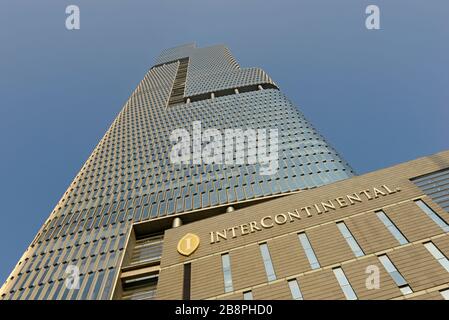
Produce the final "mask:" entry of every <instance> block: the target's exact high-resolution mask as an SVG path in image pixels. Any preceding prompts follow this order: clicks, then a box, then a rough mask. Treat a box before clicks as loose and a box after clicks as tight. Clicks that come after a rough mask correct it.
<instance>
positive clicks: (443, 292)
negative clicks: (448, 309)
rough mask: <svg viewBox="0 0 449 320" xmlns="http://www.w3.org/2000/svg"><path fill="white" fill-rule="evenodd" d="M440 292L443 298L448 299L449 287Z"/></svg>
mask: <svg viewBox="0 0 449 320" xmlns="http://www.w3.org/2000/svg"><path fill="white" fill-rule="evenodd" d="M440 293H441V295H442V296H443V298H444V300H449V289H445V290H441V291H440Z"/></svg>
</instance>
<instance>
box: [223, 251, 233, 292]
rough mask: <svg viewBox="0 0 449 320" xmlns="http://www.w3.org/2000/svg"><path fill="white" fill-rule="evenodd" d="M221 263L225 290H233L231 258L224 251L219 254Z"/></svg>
mask: <svg viewBox="0 0 449 320" xmlns="http://www.w3.org/2000/svg"><path fill="white" fill-rule="evenodd" d="M221 265H222V268H223V277H224V287H225V292H231V291H234V288H233V286H232V274H231V260H230V258H229V254H228V253H225V254H223V255H222V256H221Z"/></svg>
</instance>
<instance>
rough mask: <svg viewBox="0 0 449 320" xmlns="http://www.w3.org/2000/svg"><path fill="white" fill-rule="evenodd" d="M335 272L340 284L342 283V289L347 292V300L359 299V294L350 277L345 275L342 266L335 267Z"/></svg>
mask: <svg viewBox="0 0 449 320" xmlns="http://www.w3.org/2000/svg"><path fill="white" fill-rule="evenodd" d="M332 271H333V272H334V275H335V277H336V278H337V281H338V284H339V285H340V288H341V290H343V293H344V294H345V297H346V299H347V300H357V295H356V294H355V292H354V290H353V289H352V287H351V284H350V283H349V281H348V279H347V278H346V276H345V273H344V272H343V269H342V268H335V269H333V270H332Z"/></svg>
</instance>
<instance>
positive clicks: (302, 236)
mask: <svg viewBox="0 0 449 320" xmlns="http://www.w3.org/2000/svg"><path fill="white" fill-rule="evenodd" d="M415 203H416V204H417V205H418V206H419V207H420V208H421V209H422V210H423V211H424V212H425V213H426V214H427V215H428V216H429V217H430V218H431V219H432V220H433V221H434V222H435V223H436V224H438V225H439V226H440V227H441V228H442V229H443V231H445V232H449V226H448V224H447V223H446V222H445V221H444V220H443V219H441V217H439V216H438V214H437V213H436V212H434V211H433V210H432V209H431V208H430V207H429V206H427V204H425V203H424V202H423V201H422V200H416V201H415ZM376 215H377V217H378V218H379V219H380V221H382V223H383V224H384V225H385V227H386V228H387V229H388V230H389V231H390V233H391V234H392V235H393V236H394V237H395V239H396V240H397V241H398V242H399V244H400V245H403V244H406V243H408V240H407V239H406V238H405V236H404V235H403V234H402V233H401V231H400V230H399V229H398V228H397V227H396V226H395V225H394V223H393V222H392V221H391V220H390V219H389V218H388V216H387V215H386V214H385V212H383V211H378V212H376ZM337 227H338V229H339V230H340V233H341V234H342V236H343V238H344V239H345V240H346V242H347V244H348V245H349V247H350V248H351V250H352V252H353V253H354V255H355V256H356V257H361V256H364V255H365V253H364V252H363V250H362V248H361V247H360V246H359V244H358V243H357V241H356V239H355V238H354V236H353V235H352V233H351V231H350V230H349V229H348V227H347V226H346V224H345V223H344V222H342V221H341V222H337ZM298 240H299V242H300V244H301V246H302V248H303V250H304V252H305V254H306V257H307V259H308V261H309V264H310V267H311V268H312V269H319V268H321V265H320V263H319V261H318V258H317V257H316V255H315V252H314V250H313V248H312V245H311V243H310V241H309V239H308V237H307V234H306V233H305V232H301V233H299V234H298ZM424 246H425V248H426V249H427V250H428V251H429V252H430V253H431V254H432V255H433V257H434V258H435V259H436V260H437V261H438V262H439V263H440V264H441V266H442V267H443V268H445V269H446V271H448V272H449V260H448V259H447V257H446V256H444V254H443V253H442V252H441V251H440V250H439V249H438V248H437V247H436V246H435V245H434V244H433V243H432V242H427V243H425V244H424ZM259 249H260V253H261V256H262V260H263V263H264V267H265V272H266V276H267V281H268V282H271V281H274V280H276V274H275V271H274V267H273V263H272V261H271V256H270V252H269V249H268V245H267V243H262V244H260V245H259ZM221 258H222V270H223V276H224V288H225V293H228V292H232V291H234V288H233V283H232V272H231V261H230V256H229V254H228V253H225V254H222V256H221ZM378 258H379V261H380V262H381V263H382V265H383V266H384V268H385V270H386V271H387V272H388V273H389V274H390V276H391V277H392V278H393V280H394V281H395V283H396V285H397V286H398V287H399V289H400V290H401V292H402V293H403V294H404V295H406V294H410V293H412V292H413V291H412V289H411V288H410V286H409V285H408V283H407V281H406V280H405V279H404V278H403V277H402V275H401V274H400V273H399V271H398V270H397V269H396V267H395V266H394V264H393V263H392V262H391V260H390V259H389V258H388V256H387V255H385V254H384V255H380V256H379V257H378ZM333 272H334V274H335V277H336V279H337V281H338V283H339V285H340V287H341V289H342V291H343V293H344V294H345V297H346V298H347V299H349V300H354V299H357V295H356V294H355V292H354V290H353V289H352V287H351V285H350V283H349V281H348V279H347V278H346V276H345V274H344V272H343V270H342V268H340V267H339V268H334V269H333ZM288 284H289V288H290V290H291V293H292V297H293V299H296V300H302V294H301V290H300V287H299V284H298V282H297V280H296V279H295V280H290V281H289V282H288Z"/></svg>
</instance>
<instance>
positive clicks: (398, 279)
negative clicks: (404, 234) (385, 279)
mask: <svg viewBox="0 0 449 320" xmlns="http://www.w3.org/2000/svg"><path fill="white" fill-rule="evenodd" d="M379 261H380V262H381V263H382V265H383V266H384V268H385V270H386V271H387V272H388V274H389V275H390V276H391V277H392V278H393V280H394V282H395V283H396V285H397V286H398V287H399V289H400V290H401V292H402V294H404V295H406V294H409V293H413V290H412V289H411V288H410V286H409V285H408V283H407V281H406V280H405V279H404V277H403V276H402V275H401V274H400V273H399V271H398V269H396V267H395V266H394V264H393V262H391V260H390V258H388V256H387V255H386V254H384V255H381V256H379Z"/></svg>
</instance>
